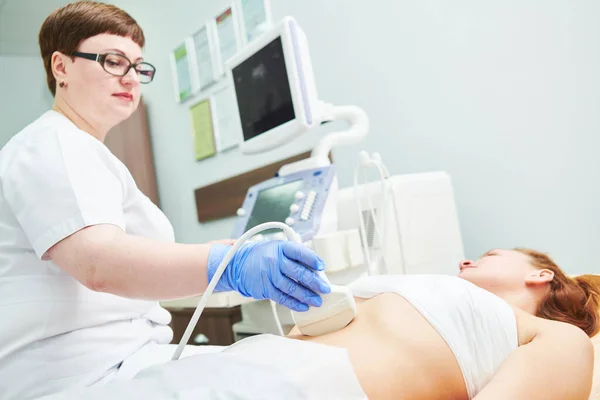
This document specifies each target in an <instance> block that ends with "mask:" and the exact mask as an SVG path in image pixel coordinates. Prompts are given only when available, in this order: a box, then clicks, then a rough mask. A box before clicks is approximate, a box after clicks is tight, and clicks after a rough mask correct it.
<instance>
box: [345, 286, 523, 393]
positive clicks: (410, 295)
mask: <svg viewBox="0 0 600 400" xmlns="http://www.w3.org/2000/svg"><path fill="white" fill-rule="evenodd" d="M350 288H351V289H352V292H353V294H354V296H356V297H361V298H371V297H374V296H376V295H378V294H381V293H390V292H392V293H397V294H399V295H400V296H402V297H403V298H405V299H406V300H407V301H408V302H409V303H410V304H412V306H413V307H415V309H416V310H417V311H418V312H419V313H421V314H422V315H423V317H424V318H425V319H427V321H429V323H430V324H431V325H432V326H433V327H434V328H435V329H436V331H437V332H438V333H439V334H440V336H441V337H442V338H443V339H444V340H445V341H446V343H448V346H449V347H450V349H451V350H452V352H453V353H454V356H455V357H456V360H457V361H458V364H459V366H460V369H461V371H462V374H463V377H464V380H465V385H466V387H467V393H468V395H469V398H470V399H471V398H473V397H475V395H476V394H477V393H479V391H481V390H482V389H483V388H484V387H485V385H487V383H488V382H489V381H490V380H491V379H492V377H493V376H494V374H495V373H496V372H497V371H498V369H499V368H500V366H501V365H502V363H503V362H504V361H505V360H506V358H507V357H508V356H509V355H510V354H511V353H512V352H513V351H514V350H515V349H516V348H517V347H518V334H517V322H516V317H515V314H514V311H513V309H512V308H511V306H510V305H509V304H508V303H507V302H505V301H504V300H503V299H501V298H500V297H498V296H496V295H494V294H493V293H490V292H488V291H486V290H484V289H482V288H480V287H478V286H476V285H474V284H473V283H471V282H469V281H466V280H464V279H461V278H458V277H455V276H448V275H394V276H384V275H380V276H372V277H366V278H362V279H359V280H358V281H356V282H354V283H353V284H352V285H350Z"/></svg>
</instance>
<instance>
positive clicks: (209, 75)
mask: <svg viewBox="0 0 600 400" xmlns="http://www.w3.org/2000/svg"><path fill="white" fill-rule="evenodd" d="M192 40H193V43H194V52H195V53H196V54H195V55H196V69H197V71H198V85H199V87H200V89H204V88H206V87H207V86H210V85H211V84H213V83H214V82H215V74H214V68H213V55H212V51H211V46H210V37H209V34H208V28H207V27H206V26H204V27H203V28H202V29H200V30H199V31H198V32H196V34H195V35H194V36H193V37H192Z"/></svg>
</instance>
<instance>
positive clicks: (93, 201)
mask: <svg viewBox="0 0 600 400" xmlns="http://www.w3.org/2000/svg"><path fill="white" fill-rule="evenodd" d="M95 224H113V225H116V226H118V227H120V228H121V229H123V230H124V231H125V232H127V233H128V234H134V235H140V236H146V237H150V238H154V239H159V240H168V241H173V240H174V235H173V228H172V226H171V224H170V223H169V221H168V220H167V218H166V217H165V215H164V214H163V213H162V212H161V211H160V210H159V209H158V208H157V207H156V206H155V205H154V204H153V203H152V202H151V201H150V200H149V199H148V198H147V197H146V196H145V195H144V194H142V193H141V192H140V190H139V189H138V188H137V186H136V184H135V182H134V180H133V178H132V177H131V174H130V173H129V171H128V170H127V168H126V167H125V166H124V165H123V164H122V163H121V162H120V161H119V160H118V159H117V158H116V157H115V156H114V155H113V154H112V153H111V152H110V151H109V150H108V148H106V146H105V145H104V144H103V143H102V142H100V141H99V140H97V139H96V138H94V137H93V136H91V135H89V134H87V133H85V132H83V131H81V130H80V129H78V128H77V127H76V126H75V125H74V124H73V123H72V122H71V121H70V120H68V119H67V118H66V117H64V116H63V115H62V114H59V113H57V112H55V111H48V112H46V113H45V114H43V115H42V116H41V117H40V118H38V119H37V120H36V121H34V122H33V123H31V124H30V125H29V126H27V127H26V128H25V129H23V130H22V131H21V132H19V133H18V134H17V135H16V136H15V137H13V138H12V139H11V140H10V141H9V142H8V143H7V144H6V145H5V146H4V147H3V148H2V150H1V151H0V321H2V322H0V326H1V327H0V398H2V399H12V398H18V399H25V398H30V397H39V396H41V395H43V394H48V393H54V392H57V391H60V390H63V389H66V388H68V387H77V386H83V385H91V384H93V383H95V382H98V381H100V380H102V379H103V378H105V377H106V376H107V375H109V374H110V373H112V372H114V371H115V370H116V369H117V367H118V366H119V365H120V363H121V362H122V361H123V360H124V359H126V358H127V356H128V355H131V354H132V353H134V352H136V351H137V350H138V349H140V348H141V347H142V346H144V345H145V344H147V343H157V344H166V343H169V342H170V341H171V339H172V334H173V333H172V331H171V329H170V328H169V327H168V323H169V322H170V319H171V316H170V314H169V313H168V312H167V311H166V310H165V309H163V308H162V307H160V305H159V304H158V303H157V302H152V301H139V300H130V299H125V298H122V297H118V296H114V295H111V294H107V293H98V292H94V291H92V290H89V289H88V288H86V287H85V286H84V285H82V284H81V283H79V282H78V281H77V280H75V279H74V278H72V277H71V276H70V275H68V274H66V273H65V272H63V271H62V270H61V269H60V268H59V267H58V266H57V265H56V264H55V263H54V262H52V261H51V260H48V259H47V257H44V255H45V253H46V251H47V250H48V249H49V248H50V247H51V246H53V245H54V244H55V243H57V242H59V241H60V240H62V239H63V238H65V237H67V236H69V235H71V234H73V233H74V232H77V231H78V230H80V229H82V228H84V227H86V226H90V225H95Z"/></svg>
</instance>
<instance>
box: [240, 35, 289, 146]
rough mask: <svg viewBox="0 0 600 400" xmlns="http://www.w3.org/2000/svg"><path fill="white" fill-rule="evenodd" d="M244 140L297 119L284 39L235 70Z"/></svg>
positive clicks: (256, 54)
mask: <svg viewBox="0 0 600 400" xmlns="http://www.w3.org/2000/svg"><path fill="white" fill-rule="evenodd" d="M232 74H233V82H234V85H235V92H236V96H237V102H238V107H239V113H240V120H241V123H242V131H243V134H244V140H249V139H252V138H253V137H255V136H258V135H260V134H262V133H265V132H267V131H269V130H271V129H273V128H276V127H278V126H279V125H282V124H284V123H286V122H289V121H291V120H293V119H295V118H296V114H295V113H294V104H293V102H292V93H291V90H290V83H289V81H288V73H287V69H286V67H285V59H284V54H283V46H282V44H281V37H278V38H277V39H275V40H273V41H272V42H271V43H269V44H268V45H266V46H265V47H263V48H262V49H260V50H259V51H258V52H256V53H255V54H253V55H252V56H251V57H249V58H248V59H247V60H245V61H244V62H242V63H241V64H240V65H238V66H237V67H235V68H233V70H232Z"/></svg>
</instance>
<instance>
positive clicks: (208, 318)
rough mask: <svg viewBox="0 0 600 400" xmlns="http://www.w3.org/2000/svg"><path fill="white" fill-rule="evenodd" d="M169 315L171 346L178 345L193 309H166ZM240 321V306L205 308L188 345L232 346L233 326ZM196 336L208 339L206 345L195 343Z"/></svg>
mask: <svg viewBox="0 0 600 400" xmlns="http://www.w3.org/2000/svg"><path fill="white" fill-rule="evenodd" d="M167 310H169V312H170V313H171V316H172V320H171V328H172V329H173V341H172V342H171V343H173V344H179V341H180V340H181V337H182V336H183V333H184V332H185V329H186V328H187V326H188V324H189V322H190V320H191V319H192V315H193V314H194V311H196V309H195V308H187V307H186V308H167ZM241 320H242V308H241V306H235V307H222V308H205V309H204V311H203V312H202V316H201V317H200V319H199V320H198V324H197V325H196V328H195V329H194V332H193V333H192V336H190V340H189V342H188V344H207V345H214V346H217V345H218V346H228V345H230V344H233V342H234V335H233V324H235V323H237V322H240V321H241ZM198 335H204V336H205V337H206V338H208V343H196V342H195V339H196V337H198Z"/></svg>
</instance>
